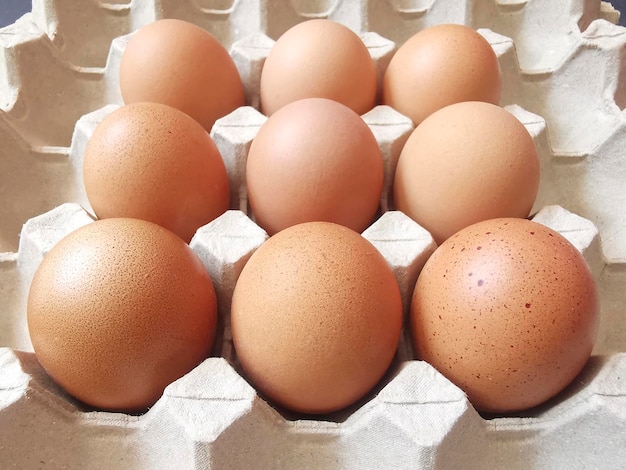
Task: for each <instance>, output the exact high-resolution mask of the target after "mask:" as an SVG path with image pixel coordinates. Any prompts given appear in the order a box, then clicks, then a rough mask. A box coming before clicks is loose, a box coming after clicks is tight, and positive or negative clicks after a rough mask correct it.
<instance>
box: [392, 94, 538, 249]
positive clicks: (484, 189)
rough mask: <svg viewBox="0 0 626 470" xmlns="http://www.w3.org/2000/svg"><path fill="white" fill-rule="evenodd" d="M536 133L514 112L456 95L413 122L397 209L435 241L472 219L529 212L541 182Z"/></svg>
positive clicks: (397, 182)
mask: <svg viewBox="0 0 626 470" xmlns="http://www.w3.org/2000/svg"><path fill="white" fill-rule="evenodd" d="M539 172H540V167H539V158H538V155H537V149H536V147H535V143H534V141H533V138H532V137H531V135H530V134H529V132H528V131H527V130H526V128H525V127H524V125H523V124H522V123H521V122H520V121H519V120H518V119H517V118H516V117H514V116H513V115H512V114H511V113H510V112H508V111H506V110H504V109H503V108H501V107H499V106H496V105H494V104H490V103H484V102H479V101H467V102H462V103H455V104H452V105H449V106H446V107H445V108H442V109H440V110H439V111H437V112H435V113H433V114H431V115H430V116H429V117H428V118H427V119H426V120H425V121H424V122H422V123H421V124H420V125H419V126H417V127H416V128H415V130H414V131H413V132H412V133H411V135H410V136H409V138H408V140H407V142H406V144H405V145H404V147H403V148H402V152H401V153H400V158H399V160H398V166H397V167H396V173H395V179H394V188H393V198H394V205H395V207H396V209H398V210H401V211H402V212H404V213H405V214H406V215H408V216H409V217H411V218H412V219H414V220H415V221H416V222H417V223H419V224H420V225H421V226H423V227H424V228H426V230H428V231H429V232H430V233H431V234H432V235H433V238H434V239H435V241H436V242H437V243H438V244H441V243H442V242H443V241H444V240H446V239H447V238H448V237H450V236H451V235H452V234H454V233H455V232H457V231H459V230H461V229H462V228H464V227H467V226H468V225H471V224H472V223H475V222H479V221H481V220H486V219H492V218H497V217H527V216H528V215H529V213H530V210H531V209H532V207H533V205H534V203H535V199H536V197H537V192H538V189H539V180H540V174H539Z"/></svg>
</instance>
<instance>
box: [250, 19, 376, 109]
mask: <svg viewBox="0 0 626 470" xmlns="http://www.w3.org/2000/svg"><path fill="white" fill-rule="evenodd" d="M376 92H377V76H376V66H375V64H374V61H373V59H372V57H371V55H370V53H369V51H368V49H367V47H366V46H365V44H364V43H363V41H362V40H361V38H360V37H359V36H358V35H357V34H356V33H355V32H353V31H352V30H351V29H349V28H348V27H347V26H344V25H343V24H341V23H338V22H336V21H332V20H327V19H312V20H308V21H304V22H302V23H299V24H297V25H295V26H293V27H292V28H291V29H289V30H288V31H286V32H285V33H284V34H283V35H282V36H280V38H278V40H277V41H276V43H275V44H274V46H273V47H272V49H271V50H270V53H269V55H268V56H267V59H266V60H265V63H264V65H263V69H262V72H261V83H260V98H261V108H262V111H263V113H264V114H266V115H268V116H269V115H272V114H273V113H275V112H276V111H277V110H278V109H280V108H281V107H283V106H285V105H286V104H288V103H291V102H292V101H296V100H299V99H303V98H311V97H318V98H328V99H332V100H336V101H338V102H340V103H342V104H344V105H346V106H348V107H349V108H350V109H352V110H353V111H354V112H356V113H357V114H364V113H366V112H367V111H369V110H370V109H372V108H373V107H374V105H375V101H376Z"/></svg>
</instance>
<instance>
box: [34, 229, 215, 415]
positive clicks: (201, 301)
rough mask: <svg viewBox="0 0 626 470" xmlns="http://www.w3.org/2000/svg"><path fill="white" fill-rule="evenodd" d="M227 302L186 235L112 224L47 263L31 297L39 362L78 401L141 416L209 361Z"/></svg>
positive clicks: (81, 234)
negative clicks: (221, 304)
mask: <svg viewBox="0 0 626 470" xmlns="http://www.w3.org/2000/svg"><path fill="white" fill-rule="evenodd" d="M216 319H217V303H216V298H215V291H214V289H213V284H212V281H211V279H210V277H209V275H208V273H207V272H206V269H204V266H203V265H202V263H201V262H200V260H199V259H198V258H197V256H196V255H195V254H194V253H193V252H192V251H191V249H190V248H189V246H188V245H186V244H185V243H184V242H183V241H182V240H181V239H180V238H179V237H177V236H176V235H174V234H173V233H171V232H170V231H168V230H166V229H164V228H162V227H160V226H158V225H156V224H153V223H150V222H145V221H142V220H136V219H117V218H115V219H106V220H101V221H97V222H94V223H92V224H88V225H86V226H84V227H82V228H80V229H78V230H76V231H74V232H72V233H71V234H69V235H67V236H66V237H65V238H63V239H62V240H61V241H60V242H59V243H58V244H57V245H55V246H54V248H53V249H52V250H51V251H50V252H49V253H48V254H47V255H46V256H45V258H44V260H43V262H42V263H41V265H40V267H39V268H38V270H37V272H36V274H35V277H34V279H33V283H32V285H31V288H30V294H29V297H28V326H29V330H30V334H31V339H32V342H33V347H34V349H35V352H36V354H37V358H38V360H39V361H40V363H41V365H42V366H43V367H44V369H45V370H46V372H48V373H49V374H50V376H51V377H52V378H53V379H54V380H55V381H56V382H57V383H58V384H59V385H61V386H62V387H63V388H65V390H66V391H68V392H69V393H70V394H71V395H73V396H74V397H76V398H78V399H79V400H82V401H84V402H86V403H87V404H89V405H91V406H94V407H96V408H102V409H106V410H124V411H137V410H143V409H145V408H146V407H148V406H151V405H152V404H153V403H154V402H155V401H156V400H157V399H158V398H159V397H160V396H161V394H162V393H163V390H164V388H165V387H166V386H167V385H168V384H170V383H171V382H172V381H174V380H176V379H178V378H180V377H182V376H183V375H184V374H186V373H187V372H189V371H190V370H191V369H193V368H194V367H195V366H197V365H198V364H199V363H200V362H201V361H202V360H203V359H205V358H206V357H207V356H208V355H209V352H210V350H211V348H212V345H213V342H214V338H215V328H216Z"/></svg>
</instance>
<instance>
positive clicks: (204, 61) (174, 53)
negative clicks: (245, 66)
mask: <svg viewBox="0 0 626 470" xmlns="http://www.w3.org/2000/svg"><path fill="white" fill-rule="evenodd" d="M120 90H121V92H122V97H123V99H124V102H125V103H127V104H128V103H137V102H141V101H154V102H157V103H163V104H167V105H169V106H173V107H174V108H177V109H179V110H181V111H183V112H185V113H187V114H189V115H190V116H191V117H193V118H194V119H195V120H196V121H198V122H199V123H200V124H201V125H202V126H204V128H205V129H206V130H211V127H212V126H213V123H214V122H215V121H216V120H217V119H218V118H220V117H222V116H225V115H227V114H229V113H230V112H232V111H234V110H235V109H236V108H238V107H239V106H243V104H244V95H243V85H242V83H241V77H240V76H239V72H238V71H237V67H236V66H235V63H234V62H233V59H232V58H231V57H230V55H229V54H228V51H227V50H226V49H225V48H224V47H223V46H222V45H221V44H220V42H219V41H218V40H217V39H216V38H215V37H213V35H211V34H210V33H209V32H208V31H205V30H204V29H202V28H200V27H199V26H196V25H194V24H192V23H188V22H186V21H182V20H177V19H161V20H157V21H155V22H153V23H150V24H148V25H146V26H144V27H143V28H141V29H140V30H138V31H137V32H136V33H135V34H134V35H133V37H132V38H131V40H130V41H129V42H128V44H127V46H126V49H125V50H124V53H123V55H122V60H121V63H120Z"/></svg>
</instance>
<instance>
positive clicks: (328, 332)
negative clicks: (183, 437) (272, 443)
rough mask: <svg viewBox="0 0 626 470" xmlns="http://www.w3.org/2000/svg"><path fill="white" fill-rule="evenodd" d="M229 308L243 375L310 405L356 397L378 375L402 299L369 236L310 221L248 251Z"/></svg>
mask: <svg viewBox="0 0 626 470" xmlns="http://www.w3.org/2000/svg"><path fill="white" fill-rule="evenodd" d="M231 315H232V318H231V321H232V335H233V342H234V345H235V349H236V352H237V357H238V359H239V361H240V362H241V365H242V367H243V370H244V372H245V376H246V377H247V378H248V379H249V380H250V381H251V382H252V384H253V385H254V386H255V387H256V388H257V389H258V390H259V391H260V392H261V393H262V394H263V396H265V397H267V398H268V399H269V400H270V401H271V402H272V403H275V404H278V405H280V406H282V407H284V408H286V409H289V410H292V411H297V412H301V413H316V414H317V413H328V412H332V411H335V410H339V409H341V408H344V407H346V406H348V405H351V404H353V403H354V402H356V401H357V400H359V399H360V398H362V397H363V396H364V395H365V394H366V393H367V392H368V391H370V390H371V389H372V387H374V386H375V384H376V383H377V382H378V381H379V380H380V379H381V378H382V376H383V374H384V373H385V371H386V370H387V369H388V368H389V366H390V364H391V361H392V359H393V357H394V354H395V351H396V349H397V346H398V342H399V338H400V329H401V326H402V303H401V299H400V290H399V287H398V284H397V281H396V279H395V277H394V275H393V273H392V271H391V268H390V267H389V266H388V264H387V262H386V261H385V259H384V258H383V257H382V255H381V254H380V253H379V252H378V251H377V250H376V248H375V247H374V246H373V245H372V244H371V243H370V242H369V241H367V240H366V239H365V238H363V237H362V236H361V235H360V234H358V233H357V232H354V231H352V230H350V229H348V228H346V227H344V226H341V225H338V224H333V223H329V222H308V223H303V224H298V225H294V226H292V227H289V228H287V229H285V230H283V231H281V232H279V233H277V234H276V235H274V236H273V237H271V238H270V239H269V240H268V241H267V242H265V243H264V244H263V245H262V246H261V247H260V248H259V249H258V250H257V251H256V252H255V253H254V254H253V255H252V257H251V258H250V260H249V261H248V263H247V264H246V265H245V267H244V269H243V271H242V273H241V275H240V277H239V279H238V281H237V284H236V286H235V291H234V294H233V301H232V312H231Z"/></svg>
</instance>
